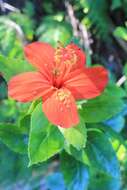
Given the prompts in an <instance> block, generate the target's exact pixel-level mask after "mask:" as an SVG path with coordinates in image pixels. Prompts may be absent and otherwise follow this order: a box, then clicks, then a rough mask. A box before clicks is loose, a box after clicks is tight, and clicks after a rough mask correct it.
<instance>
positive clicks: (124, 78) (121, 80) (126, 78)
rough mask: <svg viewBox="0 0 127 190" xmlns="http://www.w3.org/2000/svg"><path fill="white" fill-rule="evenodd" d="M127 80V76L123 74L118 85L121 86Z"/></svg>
mask: <svg viewBox="0 0 127 190" xmlns="http://www.w3.org/2000/svg"><path fill="white" fill-rule="evenodd" d="M126 80H127V77H126V76H125V75H123V76H122V77H121V78H120V79H119V80H118V81H117V83H116V85H117V86H121V85H122V84H124V82H125V81H126Z"/></svg>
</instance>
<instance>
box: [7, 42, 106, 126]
mask: <svg viewBox="0 0 127 190" xmlns="http://www.w3.org/2000/svg"><path fill="white" fill-rule="evenodd" d="M24 52H25V56H26V59H27V60H28V61H29V62H30V63H31V64H32V65H33V66H35V67H36V69H37V71H32V72H25V73H22V74H19V75H17V76H14V77H13V78H12V79H11V80H10V81H9V83H8V90H9V96H10V97H12V98H13V99H15V100H17V101H20V102H29V101H33V100H36V99H38V98H40V97H42V100H43V106H42V107H43V108H42V109H43V112H44V113H45V115H46V116H47V118H48V120H49V121H50V122H51V123H53V124H55V125H57V126H60V127H63V128H69V127H73V126H75V125H77V124H78V123H79V117H78V112H77V106H76V100H79V99H90V98H94V97H96V96H99V95H100V94H101V93H102V92H103V90H104V89H105V87H106V85H107V82H108V72H107V70H106V69H105V68H103V67H102V66H98V67H93V68H88V67H86V66H85V62H86V57H85V54H84V52H83V50H81V49H80V48H79V47H78V46H77V45H75V44H73V43H71V44H69V45H68V46H66V47H62V46H58V48H56V49H54V48H53V47H52V46H50V45H49V44H47V43H42V42H34V43H31V44H29V45H27V46H26V47H25V48H24Z"/></svg>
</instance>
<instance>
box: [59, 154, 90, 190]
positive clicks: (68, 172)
mask: <svg viewBox="0 0 127 190" xmlns="http://www.w3.org/2000/svg"><path fill="white" fill-rule="evenodd" d="M61 171H62V173H63V176H64V180H65V183H66V185H67V189H68V190H77V189H80V190H87V189H88V182H89V171H88V168H87V167H86V166H85V165H84V164H82V163H81V162H78V161H77V160H75V159H74V158H73V157H72V156H70V155H68V154H67V153H65V152H63V153H62V154H61Z"/></svg>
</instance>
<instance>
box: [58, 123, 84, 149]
mask: <svg viewBox="0 0 127 190" xmlns="http://www.w3.org/2000/svg"><path fill="white" fill-rule="evenodd" d="M59 129H60V131H61V132H62V134H63V136H64V138H65V140H66V141H67V143H68V144H71V145H72V146H74V147H75V148H76V149H77V150H80V149H82V148H84V147H85V145H86V139H87V133H86V127H85V123H84V122H83V120H82V119H80V123H79V124H78V125H77V126H76V127H72V128H69V129H65V128H59Z"/></svg>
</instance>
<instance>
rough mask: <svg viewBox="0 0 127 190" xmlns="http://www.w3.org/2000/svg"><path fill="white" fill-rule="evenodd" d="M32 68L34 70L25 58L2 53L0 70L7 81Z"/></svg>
mask: <svg viewBox="0 0 127 190" xmlns="http://www.w3.org/2000/svg"><path fill="white" fill-rule="evenodd" d="M30 70H33V67H32V66H31V65H30V64H28V63H27V62H26V61H25V60H21V59H11V58H7V57H5V56H3V55H0V72H1V73H2V74H3V77H4V78H5V79H6V80H7V81H8V80H9V79H10V78H11V77H12V76H14V75H16V74H19V73H22V72H27V71H30Z"/></svg>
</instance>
